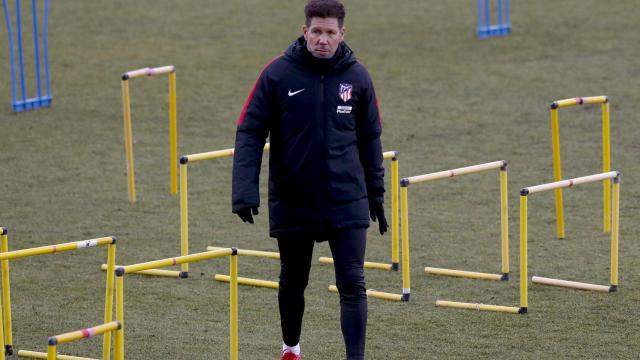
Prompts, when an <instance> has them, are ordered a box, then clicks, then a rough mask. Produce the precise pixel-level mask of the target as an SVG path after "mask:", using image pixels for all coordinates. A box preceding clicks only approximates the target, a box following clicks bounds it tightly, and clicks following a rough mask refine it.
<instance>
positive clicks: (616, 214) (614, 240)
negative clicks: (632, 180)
mask: <svg viewBox="0 0 640 360" xmlns="http://www.w3.org/2000/svg"><path fill="white" fill-rule="evenodd" d="M612 211H613V212H612V216H611V289H612V290H613V291H615V290H616V289H617V287H618V236H619V231H620V177H619V176H618V177H616V178H614V179H613V204H612Z"/></svg>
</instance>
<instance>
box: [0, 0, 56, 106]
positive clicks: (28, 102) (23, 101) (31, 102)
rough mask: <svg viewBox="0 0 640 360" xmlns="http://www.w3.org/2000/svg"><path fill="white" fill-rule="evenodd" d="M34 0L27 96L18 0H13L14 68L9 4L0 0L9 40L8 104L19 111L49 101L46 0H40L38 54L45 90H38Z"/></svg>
mask: <svg viewBox="0 0 640 360" xmlns="http://www.w3.org/2000/svg"><path fill="white" fill-rule="evenodd" d="M36 5H37V0H31V18H32V23H33V28H32V30H33V47H34V48H33V50H34V51H33V55H34V66H35V79H36V81H35V82H36V96H35V97H33V98H27V89H26V87H27V86H26V82H25V74H24V73H25V71H24V52H23V46H22V14H21V6H20V0H16V2H15V12H16V35H17V42H18V54H17V57H18V66H19V67H18V70H16V62H15V61H16V53H15V48H14V44H13V41H14V39H15V38H14V35H13V28H12V22H11V16H10V13H9V6H8V4H7V0H2V8H3V10H4V20H5V23H6V25H7V35H8V40H9V56H10V63H11V100H12V101H11V104H12V107H13V111H14V112H21V111H25V110H31V109H37V108H41V107H49V106H50V105H51V100H52V98H51V80H50V76H49V44H48V31H47V30H48V23H49V0H44V5H43V7H44V11H43V12H44V14H43V23H42V44H43V45H42V51H43V53H42V55H43V63H44V73H45V93H44V95H43V94H42V76H41V72H40V70H41V67H42V65H41V63H40V44H39V41H38V40H39V33H38V14H37V6H36ZM17 71H19V73H18V75H19V79H20V97H21V98H20V100H18V98H17V92H18V91H17V86H18V84H17V81H16V72H17Z"/></svg>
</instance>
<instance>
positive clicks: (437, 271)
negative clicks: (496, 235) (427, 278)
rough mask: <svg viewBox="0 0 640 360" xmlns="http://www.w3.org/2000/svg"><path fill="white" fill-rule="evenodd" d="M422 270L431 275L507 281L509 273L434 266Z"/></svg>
mask: <svg viewBox="0 0 640 360" xmlns="http://www.w3.org/2000/svg"><path fill="white" fill-rule="evenodd" d="M424 272H425V273H427V274H431V275H440V276H452V277H463V278H469V279H479V280H497V281H507V280H509V274H508V273H504V274H489V273H482V272H475V271H463V270H452V269H442V268H434V267H429V266H427V267H425V268H424Z"/></svg>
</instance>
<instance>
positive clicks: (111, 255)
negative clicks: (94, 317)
mask: <svg viewBox="0 0 640 360" xmlns="http://www.w3.org/2000/svg"><path fill="white" fill-rule="evenodd" d="M0 230H1V231H0V233H1V234H2V235H1V236H2V241H1V243H0V262H1V269H2V303H3V304H2V305H3V306H2V315H3V325H4V326H3V328H4V334H2V332H3V331H2V330H3V329H1V328H0V345H3V346H2V347H3V348H4V349H5V351H4V352H0V353H1V354H2V356H0V359H4V354H5V353H6V354H8V355H11V354H13V332H12V316H11V290H10V283H9V260H14V259H18V258H24V257H30V256H38V255H46V254H53V253H58V252H63V251H70V250H76V249H84V248H90V247H97V246H105V245H106V246H107V247H108V248H107V266H108V268H109V270H110V271H109V272H108V273H107V274H113V271H114V268H115V257H116V238H115V237H102V238H96V239H89V240H82V241H75V242H68V243H62V244H55V245H47V246H41V247H35V248H29V249H21V250H13V251H9V250H8V249H9V240H8V236H7V229H6V228H0ZM112 307H113V276H109V275H107V283H106V289H105V305H104V322H105V323H108V322H111V320H112V312H113V310H112ZM102 345H103V350H102V351H103V352H102V358H103V360H108V359H109V357H110V346H111V336H110V335H109V334H106V335H105V336H104V339H103V344H102ZM46 355H47V354H45V353H38V352H35V351H25V350H20V351H18V356H22V357H35V358H38V356H40V357H39V358H43V359H46ZM42 356H44V357H42ZM59 358H60V359H71V358H74V359H77V357H65V356H59Z"/></svg>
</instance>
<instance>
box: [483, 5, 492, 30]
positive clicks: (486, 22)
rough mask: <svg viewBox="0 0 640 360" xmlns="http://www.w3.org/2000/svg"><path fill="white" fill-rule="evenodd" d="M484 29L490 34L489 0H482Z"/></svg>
mask: <svg viewBox="0 0 640 360" xmlns="http://www.w3.org/2000/svg"><path fill="white" fill-rule="evenodd" d="M484 31H485V35H486V36H491V0H484Z"/></svg>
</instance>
